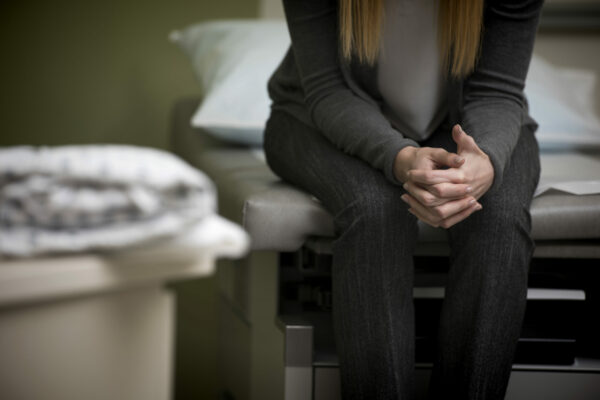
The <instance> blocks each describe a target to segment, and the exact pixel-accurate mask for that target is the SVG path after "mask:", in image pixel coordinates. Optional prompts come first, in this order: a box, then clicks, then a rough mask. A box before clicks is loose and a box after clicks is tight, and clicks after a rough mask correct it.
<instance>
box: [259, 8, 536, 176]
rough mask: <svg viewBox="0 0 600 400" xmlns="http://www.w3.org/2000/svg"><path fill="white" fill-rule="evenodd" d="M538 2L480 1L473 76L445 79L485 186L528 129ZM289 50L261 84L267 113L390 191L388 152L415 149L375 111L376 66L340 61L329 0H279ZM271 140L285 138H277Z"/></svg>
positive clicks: (452, 114) (451, 107) (391, 155)
mask: <svg viewBox="0 0 600 400" xmlns="http://www.w3.org/2000/svg"><path fill="white" fill-rule="evenodd" d="M542 3H543V0H504V1H502V0H488V1H486V2H485V11H484V34H483V38H482V43H481V52H480V57H479V60H478V63H477V65H476V68H475V71H474V72H473V73H472V74H470V75H469V76H468V77H467V78H466V79H464V80H454V79H450V78H449V79H448V91H447V105H448V111H449V119H450V122H451V123H461V125H462V127H463V129H464V130H465V131H466V132H467V133H468V134H470V135H471V136H473V137H474V139H475V141H476V142H477V143H478V145H479V147H480V148H481V149H482V150H483V151H484V152H486V153H487V154H488V155H489V157H490V159H491V162H492V164H493V166H494V171H495V176H494V183H493V187H496V186H498V185H501V183H502V176H503V171H504V169H505V167H506V165H507V164H508V163H509V162H510V157H511V154H512V152H513V149H514V147H515V145H516V143H517V140H518V137H519V134H520V132H521V128H522V126H523V125H529V126H530V127H531V129H533V130H535V129H536V128H537V124H536V123H535V121H534V120H533V119H532V118H531V117H530V116H529V113H528V108H527V101H526V99H525V96H524V94H523V88H524V85H525V77H526V75H527V70H528V68H529V62H530V60H531V54H532V50H533V43H534V39H535V34H536V30H537V25H538V20H539V14H540V9H541V7H542ZM283 4H284V10H285V14H286V20H287V25H288V29H289V32H290V36H291V40H292V44H291V47H290V49H289V50H288V52H287V53H286V55H285V57H284V59H283V61H282V62H281V64H280V65H279V67H278V68H277V69H276V71H275V72H274V74H273V76H272V77H271V79H270V80H269V94H270V96H271V99H272V100H273V104H272V108H273V109H274V110H282V111H284V112H288V113H289V114H291V115H293V116H294V117H296V118H298V119H299V120H300V121H302V122H304V123H306V124H308V125H309V126H312V127H316V128H317V129H318V130H319V131H320V132H322V133H323V134H324V135H325V136H326V137H327V138H328V139H329V140H330V141H331V142H333V143H334V144H335V145H336V146H337V147H338V148H340V149H341V150H342V151H344V152H345V153H347V154H351V155H353V156H356V157H359V158H361V159H363V160H365V161H366V162H368V163H369V164H370V165H372V166H373V167H374V168H377V169H379V170H381V171H382V172H383V173H384V174H385V176H386V178H387V179H388V180H389V181H390V182H392V183H394V184H397V185H400V184H401V182H399V181H398V180H397V179H396V178H395V176H394V173H393V164H394V159H395V157H396V154H397V153H398V152H399V151H400V150H401V149H403V148H404V147H406V146H409V145H410V146H416V147H417V146H419V144H418V143H417V142H416V141H415V140H414V139H411V138H409V137H407V136H406V135H405V134H404V133H403V132H400V131H399V130H397V129H396V128H394V127H393V126H392V125H391V123H390V122H389V120H388V119H387V118H386V117H385V115H384V114H383V112H382V105H383V101H382V96H381V94H380V93H379V91H378V88H377V74H376V72H377V66H368V65H364V64H360V63H358V62H357V61H354V60H353V61H352V62H349V63H346V62H342V61H341V59H340V57H339V52H338V49H339V46H338V24H337V21H338V18H337V16H338V11H337V0H283ZM279 134H282V135H285V132H280V133H279Z"/></svg>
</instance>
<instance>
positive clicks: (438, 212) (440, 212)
mask: <svg viewBox="0 0 600 400" xmlns="http://www.w3.org/2000/svg"><path fill="white" fill-rule="evenodd" d="M433 212H434V214H435V216H436V217H437V218H439V219H440V220H442V219H444V218H445V217H446V213H445V212H444V210H443V209H441V208H440V207H435V208H434V209H433Z"/></svg>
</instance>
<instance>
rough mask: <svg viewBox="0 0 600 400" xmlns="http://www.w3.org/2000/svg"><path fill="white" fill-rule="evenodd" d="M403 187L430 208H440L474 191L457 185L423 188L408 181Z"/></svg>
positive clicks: (443, 184)
mask: <svg viewBox="0 0 600 400" xmlns="http://www.w3.org/2000/svg"><path fill="white" fill-rule="evenodd" d="M402 187H403V188H404V190H406V191H407V192H408V193H409V194H411V195H412V196H413V197H414V198H415V199H417V201H418V202H419V203H421V204H423V205H425V206H428V207H432V206H439V205H442V204H444V203H447V202H448V201H450V200H457V199H460V198H462V197H465V196H466V195H468V194H469V193H470V192H471V191H472V188H471V187H470V186H469V185H466V184H455V183H438V184H437V185H433V186H427V187H422V186H420V185H417V184H415V183H414V182H411V181H407V182H406V183H404V185H402Z"/></svg>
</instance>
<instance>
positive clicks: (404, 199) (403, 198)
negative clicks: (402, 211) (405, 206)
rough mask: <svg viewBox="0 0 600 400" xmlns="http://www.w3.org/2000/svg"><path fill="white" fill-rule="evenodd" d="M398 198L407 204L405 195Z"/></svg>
mask: <svg viewBox="0 0 600 400" xmlns="http://www.w3.org/2000/svg"><path fill="white" fill-rule="evenodd" d="M400 198H401V199H402V201H403V202H405V203H408V201H407V200H406V195H404V194H403V195H402V196H400Z"/></svg>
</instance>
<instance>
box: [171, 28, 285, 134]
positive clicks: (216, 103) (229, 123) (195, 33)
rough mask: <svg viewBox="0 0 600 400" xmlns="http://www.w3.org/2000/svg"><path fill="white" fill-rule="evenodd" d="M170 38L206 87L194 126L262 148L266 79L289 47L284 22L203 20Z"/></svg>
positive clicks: (267, 104)
mask: <svg viewBox="0 0 600 400" xmlns="http://www.w3.org/2000/svg"><path fill="white" fill-rule="evenodd" d="M170 38H171V40H172V41H173V42H175V43H177V44H178V45H179V46H180V47H181V48H182V49H183V51H184V52H185V53H186V54H187V55H188V56H189V57H190V59H191V61H192V64H193V67H194V71H195V73H196V76H197V78H198V79H199V81H200V84H201V86H202V92H203V95H204V99H203V101H202V104H201V105H200V107H199V108H198V110H197V111H196V113H195V114H194V116H193V117H192V121H191V123H192V126H194V127H199V128H204V129H205V130H206V131H207V132H210V133H211V134H213V135H215V136H217V137H219V138H221V139H225V140H229V141H234V142H237V143H241V144H247V145H256V146H260V145H261V144H262V139H263V138H262V134H263V130H264V126H265V122H266V120H267V118H268V116H269V112H270V104H271V100H270V99H269V96H268V93H267V81H268V79H269V77H270V76H271V74H272V73H273V72H274V71H275V69H276V68H277V66H278V65H279V63H280V62H281V60H282V59H283V56H284V54H285V52H286V50H287V48H288V47H289V45H290V38H289V34H288V31H287V27H286V24H285V21H282V20H281V21H264V20H263V21H259V20H224V21H212V22H204V23H200V24H197V25H192V26H190V27H187V28H185V29H183V30H180V31H174V32H172V33H171V35H170Z"/></svg>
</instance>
